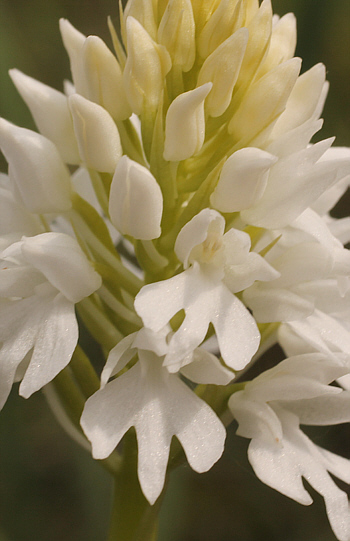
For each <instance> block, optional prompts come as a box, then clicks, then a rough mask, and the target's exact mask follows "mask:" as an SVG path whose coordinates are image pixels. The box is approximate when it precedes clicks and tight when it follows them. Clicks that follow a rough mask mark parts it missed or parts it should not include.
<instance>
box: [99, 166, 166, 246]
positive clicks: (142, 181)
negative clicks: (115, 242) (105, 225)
mask: <svg viewBox="0 0 350 541" xmlns="http://www.w3.org/2000/svg"><path fill="white" fill-rule="evenodd" d="M162 212H163V196H162V192H161V190H160V187H159V185H158V184H157V181H156V179H155V178H154V176H153V175H152V174H151V173H150V172H149V170H148V169H146V167H143V166H142V165H140V164H139V163H136V162H134V161H133V160H130V158H128V157H127V156H123V157H122V158H121V159H120V160H119V163H118V165H117V167H116V170H115V173H114V177H113V180H112V184H111V191H110V195H109V214H110V218H111V222H112V223H113V225H114V226H115V227H116V228H117V229H118V231H119V232H120V233H122V234H124V235H130V236H132V237H134V238H135V239H142V240H151V239H155V238H158V237H159V235H160V234H161V229H160V222H161V218H162Z"/></svg>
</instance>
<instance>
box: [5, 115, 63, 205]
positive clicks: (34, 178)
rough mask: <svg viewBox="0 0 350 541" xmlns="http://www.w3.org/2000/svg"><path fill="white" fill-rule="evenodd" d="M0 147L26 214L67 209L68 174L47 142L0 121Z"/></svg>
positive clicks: (56, 151)
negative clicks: (28, 212) (27, 211)
mask: <svg viewBox="0 0 350 541" xmlns="http://www.w3.org/2000/svg"><path fill="white" fill-rule="evenodd" d="M0 147H1V149H2V151H3V153H4V155H5V158H6V159H7V161H8V163H9V173H10V178H11V179H12V180H14V181H15V183H16V187H17V189H18V192H19V194H20V196H21V198H22V203H23V205H24V206H25V207H26V208H27V209H28V210H29V211H30V212H37V213H39V214H42V213H48V212H64V211H66V210H69V209H70V208H71V206H72V204H71V184H70V176H69V172H68V169H67V168H66V166H65V165H64V163H63V161H62V159H61V157H60V155H59V153H58V150H57V148H56V147H55V145H54V144H53V143H52V142H51V141H50V140H49V139H46V137H44V136H43V135H40V134H39V133H35V132H33V131H31V130H27V129H25V128H19V127H17V126H14V125H13V124H11V123H10V122H7V121H6V120H4V119H0Z"/></svg>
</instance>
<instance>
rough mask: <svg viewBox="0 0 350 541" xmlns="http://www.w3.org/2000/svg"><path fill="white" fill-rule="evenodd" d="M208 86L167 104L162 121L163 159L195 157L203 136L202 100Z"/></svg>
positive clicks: (175, 159) (177, 159)
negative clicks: (163, 122)
mask: <svg viewBox="0 0 350 541" xmlns="http://www.w3.org/2000/svg"><path fill="white" fill-rule="evenodd" d="M211 88H212V83H206V84H205V85H202V86H200V87H199V88H196V89H195V90H190V91H189V92H185V93H184V94H180V95H179V96H177V98H175V100H174V101H173V102H172V103H171V105H170V107H169V109H168V112H167V115H166V120H165V142H164V154H163V156H164V159H165V160H168V161H180V160H186V159H187V158H190V157H191V156H193V154H196V152H198V151H199V150H200V149H201V148H202V145H203V142H204V137H205V117H204V100H205V98H206V97H207V95H208V94H209V92H210V90H211Z"/></svg>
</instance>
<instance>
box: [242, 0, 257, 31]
mask: <svg viewBox="0 0 350 541" xmlns="http://www.w3.org/2000/svg"><path fill="white" fill-rule="evenodd" d="M244 9H245V12H246V15H245V24H246V25H247V24H249V23H250V21H251V20H252V19H253V17H255V15H256V13H257V11H258V10H259V0H244Z"/></svg>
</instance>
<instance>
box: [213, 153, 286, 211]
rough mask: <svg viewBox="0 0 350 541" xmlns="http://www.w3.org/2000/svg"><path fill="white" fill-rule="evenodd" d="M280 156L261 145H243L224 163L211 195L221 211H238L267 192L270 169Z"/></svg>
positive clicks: (249, 205)
mask: <svg viewBox="0 0 350 541" xmlns="http://www.w3.org/2000/svg"><path fill="white" fill-rule="evenodd" d="M276 161H277V158H276V157H275V156H273V155H272V154H269V153H268V152H265V151H264V150H261V149H259V148H252V147H247V148H242V149H240V150H237V152H234V153H233V154H232V155H231V156H230V157H229V158H228V159H227V160H226V162H225V163H224V166H223V168H222V170H221V173H220V178H219V182H218V184H217V186H216V188H215V190H214V192H213V193H212V194H211V196H210V203H211V205H212V206H213V207H214V208H215V209H217V210H220V211H221V212H239V211H241V210H244V209H247V208H250V207H252V206H253V205H254V204H255V203H256V202H257V201H259V199H260V198H261V197H262V194H263V193H264V190H265V187H266V183H267V179H268V171H269V169H270V167H271V166H272V165H273V164H274V163H276Z"/></svg>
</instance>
